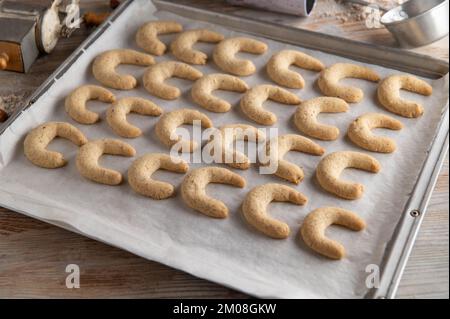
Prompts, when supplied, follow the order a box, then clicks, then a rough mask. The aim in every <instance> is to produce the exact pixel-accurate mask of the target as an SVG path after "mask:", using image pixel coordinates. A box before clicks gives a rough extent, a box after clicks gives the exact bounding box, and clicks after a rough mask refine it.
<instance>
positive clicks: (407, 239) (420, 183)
mask: <svg viewBox="0 0 450 319" xmlns="http://www.w3.org/2000/svg"><path fill="white" fill-rule="evenodd" d="M153 3H155V5H156V7H157V8H158V9H159V10H167V11H170V12H174V13H176V14H178V15H181V16H185V17H188V18H191V19H198V20H203V21H207V22H210V23H215V24H220V25H223V26H225V27H227V28H231V29H234V30H239V31H242V32H246V33H250V34H255V35H259V36H265V37H268V38H271V39H275V40H279V41H283V42H286V43H292V44H296V45H300V46H302V47H305V48H311V49H316V50H320V51H324V52H328V53H331V54H335V55H339V56H342V57H346V58H351V59H354V60H356V61H362V62H370V63H374V64H378V65H382V66H386V67H389V68H392V69H397V70H400V71H403V72H408V73H411V74H416V75H420V76H424V77H429V78H439V77H443V76H445V75H448V72H449V63H448V61H443V60H440V59H436V58H433V57H430V56H426V55H422V54H418V53H415V52H411V51H405V50H401V49H396V48H390V47H383V46H379V45H372V44H367V43H362V42H358V41H353V40H350V39H343V38H339V37H336V36H331V35H328V34H324V33H318V32H314V31H309V30H304V29H300V28H295V27H289V26H285V25H279V24H274V23H271V22H268V21H262V20H256V19H252V18H248V17H247V18H245V19H243V18H242V17H239V16H237V15H234V14H232V13H229V12H226V10H224V12H223V13H220V12H217V11H210V10H205V9H202V8H198V7H193V6H189V5H186V4H185V3H186V2H185V1H180V0H174V1H165V0H154V1H153ZM445 109H446V111H445V112H444V113H443V117H442V119H443V120H442V122H441V124H440V126H439V129H438V131H437V134H436V138H435V140H434V141H433V143H432V144H431V145H430V149H429V156H428V158H427V160H426V161H425V163H424V165H423V168H422V170H421V172H420V175H419V178H418V180H417V183H416V186H415V188H414V191H413V193H412V194H411V198H410V201H409V203H408V205H407V207H406V209H405V210H404V212H403V217H402V220H401V221H400V223H399V225H398V226H397V229H396V232H395V235H394V237H393V238H392V240H391V242H390V246H389V247H388V248H387V253H386V258H385V260H384V264H383V267H382V271H381V273H382V276H381V279H380V283H379V287H378V289H376V290H374V291H373V293H371V294H369V295H368V296H367V297H372V298H394V297H395V294H396V292H397V288H398V285H399V283H400V280H401V277H402V274H403V271H404V269H405V267H406V264H407V261H408V258H409V255H410V253H411V250H412V248H413V246H414V242H415V239H416V237H417V234H418V232H419V229H420V225H421V223H422V221H423V219H424V216H425V213H426V209H427V205H428V202H429V200H430V198H431V195H432V192H433V189H434V186H435V184H436V181H437V178H438V175H439V172H440V170H441V167H442V164H443V162H444V160H445V157H446V154H447V152H448V147H449V137H448V136H449V123H448V116H449V111H448V102H447V106H446V108H445ZM446 119H447V120H446Z"/></svg>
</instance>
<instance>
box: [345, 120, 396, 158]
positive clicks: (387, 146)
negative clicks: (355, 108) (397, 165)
mask: <svg viewBox="0 0 450 319" xmlns="http://www.w3.org/2000/svg"><path fill="white" fill-rule="evenodd" d="M379 127H381V128H387V129H391V130H401V129H402V128H403V124H402V122H400V121H397V120H396V119H394V118H392V117H390V116H387V115H384V114H379V113H367V114H364V115H361V116H360V117H358V118H357V119H356V120H355V121H353V122H352V124H350V126H349V128H348V132H347V135H348V137H349V138H350V140H351V141H352V142H353V143H355V144H356V145H358V146H359V147H361V148H363V149H366V150H368V151H372V152H379V153H392V152H395V150H396V149H397V146H396V144H395V141H394V140H393V139H391V138H388V137H384V136H375V135H373V133H372V131H371V130H372V129H374V128H379Z"/></svg>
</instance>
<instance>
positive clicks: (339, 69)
mask: <svg viewBox="0 0 450 319" xmlns="http://www.w3.org/2000/svg"><path fill="white" fill-rule="evenodd" d="M343 78H357V79H364V80H368V81H372V82H378V81H379V80H380V76H379V75H378V74H377V73H376V72H375V71H373V70H372V69H370V68H368V67H365V66H360V65H356V64H350V63H336V64H334V65H332V66H330V67H329V68H326V69H325V70H323V71H322V73H321V74H320V76H319V79H318V80H317V84H318V85H319V88H320V90H321V91H322V93H323V94H325V95H327V96H334V97H339V98H341V99H343V100H345V101H346V102H348V103H357V102H360V101H362V99H363V97H364V92H363V91H362V90H361V89H360V88H356V87H352V86H346V85H342V84H339V81H340V80H341V79H343Z"/></svg>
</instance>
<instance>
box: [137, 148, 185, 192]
mask: <svg viewBox="0 0 450 319" xmlns="http://www.w3.org/2000/svg"><path fill="white" fill-rule="evenodd" d="M159 169H163V170H167V171H170V172H174V173H182V174H184V173H186V172H187V171H188V169H189V165H188V164H187V163H186V162H185V161H184V160H182V159H180V158H177V159H174V158H172V157H171V156H169V155H166V154H157V153H154V154H147V155H144V156H142V157H139V158H138V159H136V160H135V161H134V162H133V164H131V166H130V168H129V169H128V183H130V186H131V188H132V189H133V190H134V191H135V192H136V193H138V194H141V195H144V196H147V197H150V198H153V199H166V198H169V197H172V196H173V195H174V194H175V187H173V185H171V184H169V183H166V182H161V181H157V180H154V179H152V174H153V173H154V172H156V171H157V170H159Z"/></svg>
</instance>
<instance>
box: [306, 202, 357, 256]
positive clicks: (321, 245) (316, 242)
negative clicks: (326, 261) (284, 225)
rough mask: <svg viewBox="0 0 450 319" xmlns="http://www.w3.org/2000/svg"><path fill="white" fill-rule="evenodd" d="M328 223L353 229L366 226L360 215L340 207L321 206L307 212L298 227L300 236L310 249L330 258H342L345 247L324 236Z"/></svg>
mask: <svg viewBox="0 0 450 319" xmlns="http://www.w3.org/2000/svg"><path fill="white" fill-rule="evenodd" d="M330 225H340V226H344V227H346V228H348V229H351V230H353V231H361V230H363V229H364V228H366V223H365V222H364V220H363V219H362V218H361V217H359V216H358V215H356V214H355V213H353V212H351V211H348V210H345V209H342V208H337V207H321V208H318V209H316V210H314V211H312V212H311V213H309V214H308V215H307V216H306V218H305V220H304V221H303V224H302V226H301V228H300V234H301V237H302V238H303V241H304V242H305V243H306V245H308V246H309V247H310V248H311V249H312V250H315V251H316V252H318V253H319V254H321V255H324V256H326V257H328V258H331V259H342V258H344V256H345V248H344V246H342V245H341V244H340V243H338V242H337V241H335V240H332V239H329V238H328V237H326V236H325V230H326V229H327V228H328V226H330Z"/></svg>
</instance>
